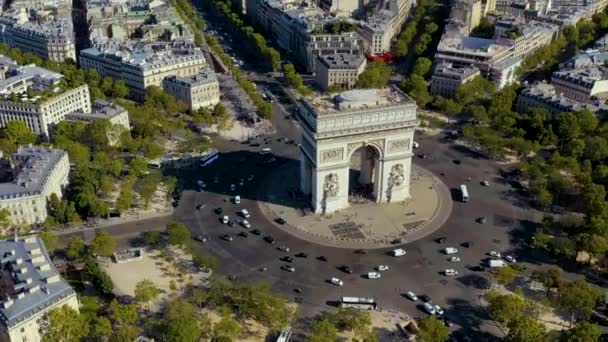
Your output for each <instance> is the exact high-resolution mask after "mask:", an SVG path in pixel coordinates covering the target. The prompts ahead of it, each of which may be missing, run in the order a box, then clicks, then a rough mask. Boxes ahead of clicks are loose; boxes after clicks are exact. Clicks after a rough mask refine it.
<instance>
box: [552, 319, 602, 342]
mask: <svg viewBox="0 0 608 342" xmlns="http://www.w3.org/2000/svg"><path fill="white" fill-rule="evenodd" d="M600 336H602V330H601V329H600V327H599V326H598V325H597V324H595V323H589V322H580V323H577V324H576V325H575V326H574V327H573V328H572V329H569V330H566V331H565V332H564V334H563V338H562V340H563V341H564V342H597V341H599V340H600Z"/></svg>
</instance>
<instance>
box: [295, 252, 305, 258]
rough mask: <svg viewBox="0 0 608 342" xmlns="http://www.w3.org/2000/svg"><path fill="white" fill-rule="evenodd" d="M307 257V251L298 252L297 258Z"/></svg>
mask: <svg viewBox="0 0 608 342" xmlns="http://www.w3.org/2000/svg"><path fill="white" fill-rule="evenodd" d="M307 257H308V254H306V253H302V252H300V253H298V254H296V258H307Z"/></svg>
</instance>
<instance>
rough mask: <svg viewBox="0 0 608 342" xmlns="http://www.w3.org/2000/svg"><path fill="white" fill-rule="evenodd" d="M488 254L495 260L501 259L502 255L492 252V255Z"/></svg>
mask: <svg viewBox="0 0 608 342" xmlns="http://www.w3.org/2000/svg"><path fill="white" fill-rule="evenodd" d="M488 254H489V255H490V256H491V257H493V258H500V253H498V252H496V251H490V253H488Z"/></svg>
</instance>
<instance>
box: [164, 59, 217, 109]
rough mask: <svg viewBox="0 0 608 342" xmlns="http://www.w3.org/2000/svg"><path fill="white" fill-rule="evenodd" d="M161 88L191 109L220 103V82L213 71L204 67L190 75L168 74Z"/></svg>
mask: <svg viewBox="0 0 608 342" xmlns="http://www.w3.org/2000/svg"><path fill="white" fill-rule="evenodd" d="M163 89H164V90H165V91H166V92H168V93H169V94H171V95H173V96H174V97H175V98H176V99H179V100H182V101H183V102H184V103H185V104H186V106H188V108H190V109H191V110H197V109H199V108H201V107H213V106H215V105H216V104H218V103H220V84H219V82H218V80H217V76H216V74H215V72H213V71H212V70H211V69H206V70H203V71H201V72H200V73H198V74H196V75H194V76H190V77H179V76H169V77H166V78H165V79H164V80H163Z"/></svg>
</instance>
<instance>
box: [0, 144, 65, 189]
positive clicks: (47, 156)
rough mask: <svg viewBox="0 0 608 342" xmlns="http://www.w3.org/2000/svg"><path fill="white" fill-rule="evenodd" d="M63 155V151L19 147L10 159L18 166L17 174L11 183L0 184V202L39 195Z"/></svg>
mask: <svg viewBox="0 0 608 342" xmlns="http://www.w3.org/2000/svg"><path fill="white" fill-rule="evenodd" d="M65 154H66V152H65V151H63V150H59V149H51V148H47V147H41V146H32V145H24V146H20V147H19V150H18V151H17V152H16V153H14V154H13V155H12V157H11V158H12V160H13V162H14V163H15V164H18V165H17V166H18V167H19V168H20V170H19V173H18V174H17V176H16V177H15V179H14V180H13V181H12V182H10V183H2V184H0V200H6V199H11V198H17V197H25V196H33V195H38V194H40V193H41V192H42V189H43V188H44V186H45V185H46V183H47V182H48V180H49V176H50V175H51V173H52V172H53V169H54V168H55V166H56V165H57V164H58V163H59V162H60V161H61V159H62V158H63V157H64V155H65Z"/></svg>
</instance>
